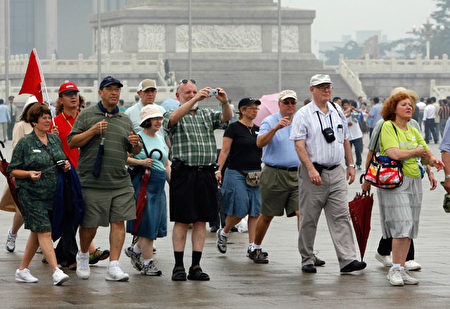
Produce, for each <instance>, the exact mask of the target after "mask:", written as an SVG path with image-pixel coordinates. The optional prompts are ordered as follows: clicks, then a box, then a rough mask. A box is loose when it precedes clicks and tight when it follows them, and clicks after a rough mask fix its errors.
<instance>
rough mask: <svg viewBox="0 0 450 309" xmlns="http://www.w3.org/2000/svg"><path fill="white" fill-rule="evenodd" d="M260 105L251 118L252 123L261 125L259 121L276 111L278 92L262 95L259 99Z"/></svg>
mask: <svg viewBox="0 0 450 309" xmlns="http://www.w3.org/2000/svg"><path fill="white" fill-rule="evenodd" d="M259 100H260V101H261V105H260V106H259V111H258V115H257V116H256V118H255V119H254V120H253V123H254V124H256V125H257V126H260V125H261V122H262V121H263V120H264V118H266V117H267V116H270V115H272V114H275V113H277V112H278V110H279V108H278V93H273V94H266V95H263V96H262V97H261V98H260V99H259Z"/></svg>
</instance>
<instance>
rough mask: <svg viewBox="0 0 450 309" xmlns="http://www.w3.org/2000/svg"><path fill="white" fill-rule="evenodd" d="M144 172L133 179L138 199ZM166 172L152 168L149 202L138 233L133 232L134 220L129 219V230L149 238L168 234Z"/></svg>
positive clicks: (148, 190) (149, 183)
mask: <svg viewBox="0 0 450 309" xmlns="http://www.w3.org/2000/svg"><path fill="white" fill-rule="evenodd" d="M141 175H142V173H140V174H139V175H136V176H135V177H133V179H132V180H131V181H132V183H133V187H134V191H135V192H134V196H135V197H136V200H137V198H138V195H139V190H140V189H141V177H140V176H141ZM165 181H166V172H165V171H158V170H151V174H150V180H149V182H148V185H147V204H146V205H145V208H144V211H143V213H142V219H141V222H140V224H139V228H138V230H137V232H136V234H134V233H133V227H134V220H129V221H127V232H128V233H131V234H133V235H136V236H140V237H145V238H148V239H153V240H154V239H156V238H159V237H165V236H167V202H166V193H165V192H164V184H165Z"/></svg>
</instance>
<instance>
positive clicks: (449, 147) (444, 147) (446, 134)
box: [439, 118, 450, 152]
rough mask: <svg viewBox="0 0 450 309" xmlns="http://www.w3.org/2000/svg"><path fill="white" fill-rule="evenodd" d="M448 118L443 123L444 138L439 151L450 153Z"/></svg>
mask: <svg viewBox="0 0 450 309" xmlns="http://www.w3.org/2000/svg"><path fill="white" fill-rule="evenodd" d="M449 121H450V118H449V119H447V122H446V123H445V129H444V136H443V137H442V142H441V145H440V146H439V149H440V150H441V151H445V152H450V122H449Z"/></svg>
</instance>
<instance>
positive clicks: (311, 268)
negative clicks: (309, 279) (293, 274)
mask: <svg viewBox="0 0 450 309" xmlns="http://www.w3.org/2000/svg"><path fill="white" fill-rule="evenodd" d="M302 272H304V273H307V274H315V273H316V272H317V269H316V268H315V267H314V265H313V264H306V265H303V266H302Z"/></svg>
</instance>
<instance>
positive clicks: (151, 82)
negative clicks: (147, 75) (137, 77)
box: [138, 79, 157, 91]
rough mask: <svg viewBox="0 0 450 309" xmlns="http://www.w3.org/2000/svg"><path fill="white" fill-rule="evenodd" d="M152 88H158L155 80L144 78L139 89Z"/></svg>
mask: <svg viewBox="0 0 450 309" xmlns="http://www.w3.org/2000/svg"><path fill="white" fill-rule="evenodd" d="M150 88H153V89H157V88H156V82H155V80H153V79H144V80H143V81H142V82H140V83H139V86H138V91H145V90H147V89H150Z"/></svg>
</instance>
